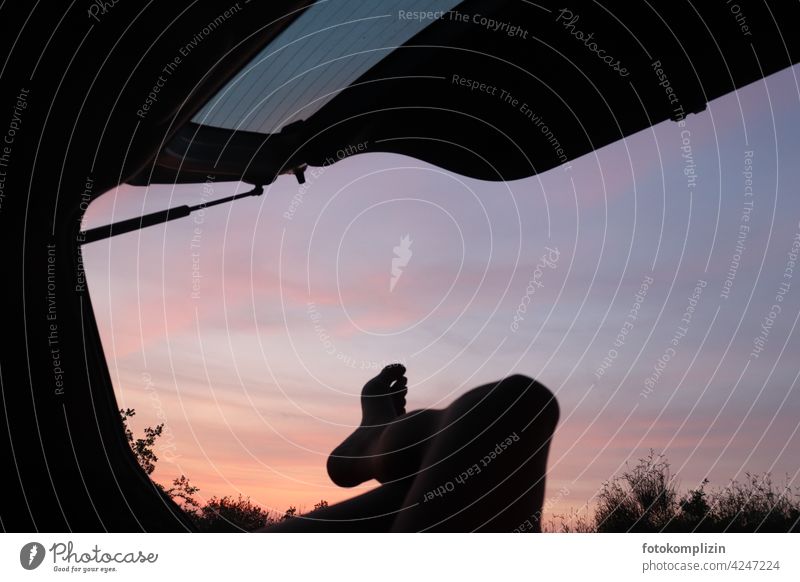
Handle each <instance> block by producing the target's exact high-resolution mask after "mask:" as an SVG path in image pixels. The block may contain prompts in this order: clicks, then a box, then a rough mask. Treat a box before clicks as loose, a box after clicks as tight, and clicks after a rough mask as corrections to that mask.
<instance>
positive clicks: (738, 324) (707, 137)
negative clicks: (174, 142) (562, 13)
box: [84, 67, 800, 515]
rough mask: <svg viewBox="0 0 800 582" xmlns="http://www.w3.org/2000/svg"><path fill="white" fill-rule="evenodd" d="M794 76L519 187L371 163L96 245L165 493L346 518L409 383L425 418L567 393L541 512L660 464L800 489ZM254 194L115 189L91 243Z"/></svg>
mask: <svg viewBox="0 0 800 582" xmlns="http://www.w3.org/2000/svg"><path fill="white" fill-rule="evenodd" d="M798 73H800V67H795V68H793V69H788V70H786V71H783V72H781V73H779V74H776V75H773V76H771V77H769V78H767V79H766V80H764V81H761V82H758V83H756V84H754V85H751V86H748V87H746V88H744V89H742V90H740V91H739V92H738V93H736V94H731V95H728V96H726V97H724V98H722V99H719V100H717V101H715V102H713V103H711V104H710V105H709V107H708V109H707V110H706V111H705V112H703V113H701V114H699V115H692V116H690V117H688V118H687V120H686V127H685V128H680V127H678V125H677V124H675V123H673V122H666V123H662V124H659V125H657V126H655V127H654V128H652V129H651V130H647V131H643V132H641V133H639V134H636V135H634V136H632V137H630V138H628V139H626V140H624V141H621V142H618V143H616V144H613V145H611V146H608V147H606V148H603V149H601V150H599V151H598V152H596V153H595V154H591V155H587V156H584V157H582V158H579V159H578V160H575V161H573V162H572V163H571V165H570V166H562V167H559V168H556V169H553V170H551V171H549V172H546V173H544V174H542V175H539V176H534V177H531V178H528V179H525V180H519V181H515V182H510V183H490V182H481V181H477V180H472V179H468V178H464V177H462V176H458V175H455V174H452V173H449V172H445V171H442V170H440V169H438V168H436V167H434V166H431V165H428V164H425V163H422V162H419V161H417V160H414V159H411V158H406V157H402V156H398V155H389V154H382V153H369V152H367V153H364V154H360V155H356V156H353V157H350V158H348V159H346V160H344V161H342V162H339V163H336V164H334V165H333V166H330V167H327V168H324V169H313V170H314V173H313V174H312V173H311V170H312V169H310V171H309V173H308V174H307V179H308V182H307V184H306V185H305V187H301V186H299V185H298V184H297V181H296V180H295V179H294V178H293V177H289V176H282V177H280V178H279V179H278V180H277V181H276V182H275V183H273V184H272V185H270V186H269V187H268V188H266V191H265V194H264V195H263V196H261V197H258V198H248V199H245V200H242V201H238V202H235V203H233V204H229V205H224V206H217V207H214V208H210V209H208V210H207V211H205V212H204V213H203V214H195V215H193V216H192V217H191V218H187V219H182V220H178V221H174V222H171V223H169V224H168V225H165V226H157V227H151V228H148V229H145V230H142V231H139V232H136V233H130V234H126V235H122V236H119V237H115V238H113V239H110V240H108V241H101V242H96V243H92V244H89V245H86V246H85V247H84V262H85V266H86V272H87V277H88V282H89V289H90V292H91V300H92V306H93V308H94V312H95V315H96V317H97V321H98V324H99V326H100V331H101V336H102V339H103V347H104V350H105V354H106V358H107V361H108V365H109V369H110V372H111V376H112V379H113V381H114V387H115V390H116V394H117V399H118V402H119V405H120V406H121V407H132V408H135V409H136V411H137V415H136V417H135V418H134V419H133V422H132V426H133V428H134V431H135V432H141V430H142V428H143V427H145V426H148V425H155V424H157V423H159V422H164V423H165V436H164V437H162V439H161V441H160V445H159V448H158V449H157V453H158V454H159V456H160V457H161V459H160V461H159V463H158V468H157V470H156V472H155V473H154V475H153V476H154V478H155V479H156V480H158V481H160V482H162V483H167V482H169V481H171V480H172V479H173V478H174V477H176V476H178V475H180V474H182V473H183V474H186V475H187V476H189V477H190V479H191V481H192V482H193V483H194V484H196V485H197V486H199V487H200V490H201V497H202V498H203V499H206V498H208V497H210V496H212V495H230V494H233V495H236V494H237V493H242V494H244V495H249V496H250V497H252V499H253V500H254V501H256V502H258V503H259V504H261V505H262V506H264V507H265V508H268V509H272V510H276V511H283V510H284V509H286V508H287V507H288V506H290V505H293V506H297V507H298V508H302V509H306V510H308V509H310V508H311V507H312V506H313V504H314V503H315V502H316V501H318V500H319V499H322V498H324V499H327V500H328V501H329V502H334V501H337V500H341V499H345V498H347V497H350V496H352V495H353V494H354V493H356V492H358V490H356V491H354V490H345V489H340V488H338V487H336V486H335V485H333V483H331V482H330V480H329V479H328V477H327V475H326V472H325V460H326V458H327V456H328V454H329V453H330V451H331V450H332V448H333V447H334V446H335V445H336V444H338V443H339V442H340V441H341V440H342V439H343V438H344V437H345V436H347V434H349V432H350V431H351V430H352V429H353V426H354V424H355V423H357V422H358V420H359V419H360V410H359V403H358V394H359V392H360V389H361V386H362V385H363V383H364V382H365V381H366V380H368V379H369V378H370V377H372V376H373V375H374V374H375V373H376V372H377V370H378V369H380V367H381V366H382V365H383V364H384V363H387V362H391V361H398V360H399V361H402V362H404V363H405V364H406V366H407V368H408V374H407V375H408V378H409V395H408V400H409V406H410V407H412V408H422V407H442V406H445V405H447V404H448V403H449V402H451V401H452V400H453V399H455V398H456V397H457V396H459V395H461V394H463V393H464V392H465V391H466V390H468V389H469V388H470V387H473V386H476V385H479V384H482V383H486V382H489V381H491V380H494V379H498V378H500V377H503V376H505V375H508V374H511V373H524V374H528V375H530V376H534V377H536V378H537V379H539V380H540V381H541V382H542V383H544V384H545V385H547V386H548V387H549V388H550V389H551V390H552V391H554V392H555V393H556V395H557V397H558V399H559V402H560V406H561V411H562V419H561V423H560V425H559V428H558V430H557V432H556V435H555V440H554V443H553V447H552V449H551V455H550V467H549V474H548V499H547V501H546V509H547V513H548V514H549V515H552V514H554V513H562V512H564V511H567V510H569V509H570V508H575V509H577V508H580V507H581V506H583V505H584V504H586V503H587V502H591V499H592V497H593V495H595V494H596V492H597V490H598V488H599V487H600V485H601V483H602V481H603V480H605V479H608V478H610V477H611V476H612V475H614V474H615V473H619V472H620V471H621V470H622V469H623V468H624V465H625V463H626V462H628V463H631V462H635V461H636V460H637V459H638V458H640V457H642V456H644V455H646V454H647V452H648V450H649V449H650V448H653V449H655V451H656V452H663V453H665V454H666V455H667V457H668V459H669V460H670V462H671V464H672V470H673V472H674V473H677V474H678V476H679V478H680V483H681V486H682V487H683V488H686V487H692V486H695V485H697V484H698V483H699V482H700V481H701V480H702V479H703V478H706V477H707V478H709V479H710V480H711V485H712V486H722V485H725V484H726V482H727V481H728V480H729V479H730V478H742V477H744V472H745V471H749V472H763V471H771V472H772V473H773V475H774V476H775V478H776V480H777V481H779V482H783V480H784V477H787V478H788V479H789V480H790V481H793V482H795V483H797V481H798V479H797V475H798V470H800V459H799V458H798V455H797V451H798V450H800V434H798V417H799V416H800V387H798V385H797V380H798V373H799V371H800V364H799V363H798V354H800V332H798V330H797V329H796V326H797V323H798V317H800V268H795V271H794V276H793V277H791V278H789V277H786V274H787V273H788V274H791V273H790V272H789V271H787V270H786V268H787V261H788V260H789V256H788V253H789V252H790V251H791V250H792V244H793V241H794V240H795V237H796V236H797V234H798V233H800V224H798V223H800V195H798V184H800V164H799V163H798V159H800V135H798V132H797V128H798V127H800V107H799V106H798V95H799V93H798V85H797V79H796V75H797V74H798ZM520 122H521V123H522V122H523V121H522V120H521V121H520ZM682 130H686V131H688V134H687V133H684V134H683V136H682V135H681V131H682ZM686 139H688V142H689V143H688V145H690V147H691V155H692V162H693V163H694V172H695V173H696V176H697V178H696V180H695V181H694V182H692V179H691V176H687V173H686V172H685V171H684V170H686V169H687V167H688V163H689V162H688V158H687V157H682V155H684V154H686V153H687V151H688V150H686V149H684V150H682V149H681V147H682V146H685V145H687V144H686V141H685V140H686ZM747 152H752V158H748V154H747ZM750 165H751V166H752V167H751V168H750ZM750 169H751V170H752V192H753V195H752V196H747V195H746V192H745V188H746V186H747V184H746V179H747V176H746V175H745V174H744V173H743V172H745V170H750ZM692 184H694V186H692ZM301 188H302V190H300V189H301ZM246 189H249V187H248V186H247V185H243V184H234V183H227V184H212V185H210V186H209V185H206V186H204V185H202V184H198V185H181V186H174V187H173V186H153V187H150V188H138V187H128V186H122V187H120V188H118V189H116V190H113V191H111V192H108V193H107V194H105V195H103V196H102V197H100V198H99V199H98V200H96V201H95V202H93V203H92V205H91V207H90V208H89V211H88V212H87V216H86V220H87V226H90V227H91V226H98V225H102V224H106V223H108V222H110V221H116V220H121V219H124V218H129V217H132V216H137V215H139V214H141V213H142V212H151V211H155V210H160V209H163V208H167V207H170V206H176V205H180V204H187V203H199V202H201V201H203V200H204V199H205V200H206V201H208V200H211V199H214V198H218V197H221V196H225V195H228V194H230V193H233V192H236V191H239V192H241V191H244V190H246ZM301 193H302V196H299V194H301ZM293 199H294V202H293ZM751 201H752V210H749V208H750V207H749V206H747V203H749V202H751ZM746 209H747V210H746ZM745 215H746V216H747V218H743V217H744V216H745ZM742 225H747V226H749V231H746V233H745V234H744V235H743V238H741V239H740V238H738V237H740V233H742V232H743V229H742V228H741V227H742ZM745 230H746V229H745ZM405 235H408V236H409V238H410V239H411V243H410V246H408V248H409V250H410V251H411V256H410V258H409V260H408V264H407V266H406V267H404V268H403V270H402V275H401V276H400V277H399V278H398V279H397V282H396V284H395V286H394V289H393V290H390V281H391V278H392V273H391V267H392V258H393V257H394V256H395V254H394V252H393V249H394V247H396V246H398V245H399V244H400V241H401V239H402V237H404V236H405ZM740 240H741V241H742V244H743V249H742V244H740V247H739V251H741V252H739V251H737V242H739V241H740ZM548 248H549V249H551V250H549V251H548V250H547V249H548ZM796 250H797V247H795V251H796ZM554 251H557V252H554ZM548 253H550V255H549V256H550V258H551V259H552V258H553V257H554V256H557V260H549V261H548V264H547V265H545V266H544V267H540V268H539V270H538V271H537V263H541V261H540V259H541V257H542V256H543V255H546V254H548ZM739 254H740V255H741V261H740V262H738V263H737V262H736V260H735V259H736V257H737V256H738V255H739ZM735 265H736V266H735ZM734 266H735V268H734ZM731 272H733V273H734V274H735V277H733V278H732V279H731V280H730V283H729V285H730V287H729V289H730V290H729V293H728V294H727V298H726V297H725V293H724V291H725V289H726V287H725V281H726V279H729V278H730V273H731ZM198 275H199V277H198ZM649 278H652V281H653V282H652V284H650V285H649V288H648V289H647V291H646V295H644V296H643V297H644V298H643V299H641V296H642V294H640V304H639V305H640V308H639V310H638V313H637V317H636V319H632V318H631V317H628V315H629V313H630V311H631V309H632V307H633V306H634V305H635V304H636V301H637V293H639V292H640V290H641V289H642V283H643V282H646V281H648V280H649ZM531 280H535V282H536V284H533V285H531V286H529V282H530V281H531ZM781 283H788V284H789V286H788V288H786V286H784V288H783V290H784V291H786V292H785V294H783V295H781V297H782V298H783V300H782V301H777V300H776V296H777V295H778V294H779V291H781ZM193 285H194V287H193ZM703 285H704V286H703ZM698 286H700V290H701V292H700V293H699V297H698V298H697V300H696V301H694V300H692V301H690V297H691V296H692V295H693V294H694V293H695V291H694V290H695V288H696V287H698ZM526 289H527V290H526ZM531 289H533V292H531V291H530V290H531ZM521 304H523V305H526V306H527V307H523V309H525V312H524V313H522V312H521V311H520V305H521ZM774 304H777V305H779V307H780V312H779V313H776V315H777V317H774V318H773V317H770V312H771V311H775V310H774V309H772V308H771V306H773V305H774ZM689 307H693V309H694V311H693V312H690V313H689V316H690V317H688V318H687V317H686V315H685V314H686V313H687V310H688V308H689ZM515 315H517V320H516V322H517V325H512V324H513V323H514V322H515ZM520 316H521V319H520ZM765 318H766V322H765ZM626 322H630V325H628V326H626V325H625V324H626ZM762 324H764V327H762ZM623 328H624V329H625V331H626V332H627V334H625V335H624V336H623V338H624V341H622V342H619V341H618V342H617V345H615V339H616V338H617V336H618V334H620V333H621V330H622V329H623ZM681 328H683V330H681ZM673 340H674V341H673ZM756 346H760V347H763V350H762V351H760V352H757V353H756V354H755V355H753V349H754V347H756ZM613 350H616V351H613ZM604 358H606V366H607V367H606V368H605V370H604V374H602V375H600V374H598V368H600V367H601V366H602V365H603V360H604ZM659 360H661V361H662V363H661V364H659ZM667 360H668V361H667ZM648 378H649V379H650V381H649V382H648ZM374 486H375V483H374V482H373V483H369V484H365V485H364V486H363V487H361V488H360V489H359V490H366V489H368V488H371V487H374Z"/></svg>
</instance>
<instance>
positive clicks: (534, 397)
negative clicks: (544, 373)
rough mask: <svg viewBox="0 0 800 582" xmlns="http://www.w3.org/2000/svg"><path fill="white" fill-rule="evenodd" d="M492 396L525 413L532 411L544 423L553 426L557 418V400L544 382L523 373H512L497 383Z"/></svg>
mask: <svg viewBox="0 0 800 582" xmlns="http://www.w3.org/2000/svg"><path fill="white" fill-rule="evenodd" d="M493 397H495V398H497V399H498V400H501V401H503V402H505V403H510V402H513V407H514V408H515V409H516V410H519V411H520V412H523V413H525V414H526V415H527V414H530V413H534V414H535V415H536V419H537V420H538V421H540V422H542V423H544V424H551V425H553V426H555V424H556V423H557V422H558V418H559V407H558V400H557V399H556V396H555V394H553V393H552V392H551V391H550V390H549V389H548V388H547V387H546V386H545V385H544V384H541V383H539V382H537V381H536V380H534V379H533V378H530V377H529V376H525V375H523V374H514V375H512V376H508V377H506V378H503V379H502V380H500V381H499V382H498V383H497V386H496V389H495V391H494V394H493Z"/></svg>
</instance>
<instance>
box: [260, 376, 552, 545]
mask: <svg viewBox="0 0 800 582" xmlns="http://www.w3.org/2000/svg"><path fill="white" fill-rule="evenodd" d="M401 368H402V367H399V368H395V369H394V370H389V371H388V372H387V370H386V369H385V370H384V371H383V372H381V374H380V375H378V376H377V377H376V378H374V379H373V380H371V381H370V382H368V383H367V384H366V385H365V387H364V393H362V425H361V426H359V428H358V429H356V431H355V432H354V433H353V434H352V435H351V436H350V437H348V438H347V439H345V441H344V442H343V443H342V444H341V445H339V446H338V447H337V448H336V449H335V450H334V452H333V453H332V454H331V457H330V458H329V460H328V472H329V474H330V476H331V478H332V479H333V480H334V482H335V483H337V484H341V485H344V486H354V485H356V484H358V483H362V482H364V481H366V480H368V479H373V478H374V479H378V480H379V481H380V482H382V483H384V485H382V486H381V487H378V488H377V489H374V490H372V491H369V492H368V493H364V494H362V495H359V496H357V497H354V498H352V499H349V500H347V501H343V502H341V503H337V504H335V505H333V506H331V507H328V508H325V509H320V510H317V511H314V512H311V513H310V514H307V515H306V516H302V517H299V518H295V519H293V520H288V521H286V522H282V523H280V524H277V525H275V526H271V527H269V528H266V531H389V530H392V531H513V530H514V529H516V528H518V527H519V526H520V525H522V524H525V523H526V522H530V523H533V524H534V528H533V531H538V530H539V529H540V527H539V522H540V518H541V510H542V504H543V501H544V486H545V473H546V468H547V453H548V450H549V446H550V440H551V438H552V435H553V431H554V430H555V426H556V424H557V422H558V416H559V411H558V404H557V403H556V400H555V397H554V396H553V394H552V393H551V392H550V391H549V390H548V389H547V388H545V387H544V386H542V385H541V384H539V383H538V382H535V381H534V380H532V379H531V378H528V377H527V376H521V375H514V376H510V377H508V378H505V379H503V380H501V381H499V382H496V383H492V384H486V385H484V386H480V387H478V388H475V389H473V390H470V391H469V392H468V393H466V394H465V395H463V396H462V397H460V398H459V399H458V400H456V401H455V402H454V403H453V404H451V405H450V406H449V407H448V408H446V409H445V410H423V411H415V412H409V413H407V414H401V415H399V416H394V417H393V419H391V420H387V419H388V418H389V416H390V414H389V413H387V410H388V408H387V407H386V406H383V405H381V406H380V407H376V408H375V409H372V408H371V407H370V406H367V407H364V406H363V404H364V403H365V402H372V400H371V398H373V397H374V398H375V402H378V401H380V399H381V398H389V399H391V398H399V396H397V395H398V394H401V393H402V397H403V399H404V397H405V381H404V380H405V379H404V377H403V376H402V374H403V373H404V372H405V369H402V370H401ZM401 380H402V382H401ZM398 382H401V383H400V384H397V383H398ZM364 396H368V397H369V398H366V400H365V398H364ZM383 402H386V400H383ZM397 411H398V410H397V409H396V410H395V414H396V412H397ZM379 417H380V418H379ZM365 419H366V421H367V422H364V421H365ZM378 420H380V422H378ZM527 529H529V530H530V528H527Z"/></svg>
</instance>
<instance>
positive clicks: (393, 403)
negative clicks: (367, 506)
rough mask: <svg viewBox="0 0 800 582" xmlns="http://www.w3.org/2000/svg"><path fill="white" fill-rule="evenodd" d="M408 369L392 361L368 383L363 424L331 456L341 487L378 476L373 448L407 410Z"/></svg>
mask: <svg viewBox="0 0 800 582" xmlns="http://www.w3.org/2000/svg"><path fill="white" fill-rule="evenodd" d="M405 372H406V369H405V367H403V366H401V365H400V364H391V365H389V366H386V367H385V368H384V369H383V370H381V373H380V374H378V375H377V376H375V377H374V378H373V379H372V380H370V381H369V382H367V383H366V384H364V388H363V389H362V390H361V424H360V425H359V427H358V428H356V430H355V431H353V433H352V434H351V435H350V436H348V437H347V438H346V439H344V440H343V441H342V442H341V444H340V445H339V446H338V447H336V448H335V449H334V450H333V452H332V453H331V454H330V456H329V457H328V475H329V476H330V478H331V480H332V481H333V482H334V483H336V484H337V485H339V486H340V487H354V486H355V485H358V484H360V483H363V482H364V481H368V480H369V479H373V478H375V467H374V462H373V461H374V459H373V457H374V452H373V449H374V447H375V445H376V443H377V441H378V439H380V437H381V434H382V433H383V430H384V428H386V426H387V425H388V424H390V423H391V422H392V421H393V420H394V419H395V418H397V417H398V416H400V415H402V414H405V411H406V409H405V407H406V393H407V392H408V388H407V387H406V385H407V384H408V379H407V378H406V377H405V376H404V374H405Z"/></svg>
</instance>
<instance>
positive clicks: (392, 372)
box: [380, 364, 406, 379]
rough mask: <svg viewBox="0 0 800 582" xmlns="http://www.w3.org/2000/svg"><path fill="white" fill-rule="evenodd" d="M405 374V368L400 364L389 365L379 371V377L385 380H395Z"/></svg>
mask: <svg viewBox="0 0 800 582" xmlns="http://www.w3.org/2000/svg"><path fill="white" fill-rule="evenodd" d="M405 373H406V368H405V366H403V365H402V364H389V365H388V366H386V367H385V368H384V369H383V370H381V373H380V375H381V376H384V377H387V378H392V379H397V378H400V377H401V376H402V375H403V374H405Z"/></svg>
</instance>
